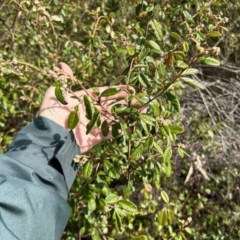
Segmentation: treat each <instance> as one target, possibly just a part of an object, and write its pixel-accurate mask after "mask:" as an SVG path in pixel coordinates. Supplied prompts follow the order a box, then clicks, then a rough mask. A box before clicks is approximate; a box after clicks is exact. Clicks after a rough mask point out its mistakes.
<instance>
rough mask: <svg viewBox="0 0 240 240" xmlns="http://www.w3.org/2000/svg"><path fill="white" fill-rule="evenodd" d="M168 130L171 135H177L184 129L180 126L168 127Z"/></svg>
mask: <svg viewBox="0 0 240 240" xmlns="http://www.w3.org/2000/svg"><path fill="white" fill-rule="evenodd" d="M168 128H169V130H170V132H171V133H172V134H179V133H182V132H184V128H183V127H181V126H177V125H170V126H168Z"/></svg>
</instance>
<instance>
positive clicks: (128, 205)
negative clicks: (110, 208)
mask: <svg viewBox="0 0 240 240" xmlns="http://www.w3.org/2000/svg"><path fill="white" fill-rule="evenodd" d="M117 205H118V206H119V207H120V208H122V209H124V210H125V211H127V212H129V213H136V212H137V207H136V205H135V204H134V203H132V202H131V201H129V200H125V199H122V200H119V201H118V203H117Z"/></svg>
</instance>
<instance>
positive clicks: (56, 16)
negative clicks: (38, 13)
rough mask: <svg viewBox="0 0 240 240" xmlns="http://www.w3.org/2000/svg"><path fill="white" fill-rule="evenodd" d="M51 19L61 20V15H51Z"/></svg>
mask: <svg viewBox="0 0 240 240" xmlns="http://www.w3.org/2000/svg"><path fill="white" fill-rule="evenodd" d="M51 19H52V21H55V22H63V17H62V16H61V15H53V16H51Z"/></svg>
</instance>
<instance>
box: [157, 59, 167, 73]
mask: <svg viewBox="0 0 240 240" xmlns="http://www.w3.org/2000/svg"><path fill="white" fill-rule="evenodd" d="M158 72H159V74H160V76H161V77H165V76H166V74H167V71H166V64H165V63H164V62H160V63H159V65H158Z"/></svg>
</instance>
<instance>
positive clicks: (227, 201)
mask: <svg viewBox="0 0 240 240" xmlns="http://www.w3.org/2000/svg"><path fill="white" fill-rule="evenodd" d="M0 10H1V14H0V24H1V28H0V49H1V51H0V110H1V111H0V129H1V131H0V151H1V152H4V151H5V150H6V149H7V146H8V144H9V143H10V142H11V140H12V138H13V137H14V134H15V133H16V132H17V131H19V129H21V128H22V127H23V126H24V125H25V124H27V123H28V122H29V121H31V120H32V119H33V118H35V116H36V114H37V111H38V109H39V106H40V103H41V99H42V96H43V93H44V91H45V90H46V89H47V87H48V86H49V82H50V81H49V80H50V79H51V80H52V82H55V83H56V82H57V83H58V84H61V83H60V82H59V81H58V79H56V78H55V79H53V73H52V72H51V71H50V70H51V69H53V66H57V64H58V62H60V61H64V62H66V63H68V64H69V65H70V66H71V67H72V69H73V70H74V73H75V76H76V78H77V79H78V81H79V83H78V84H75V85H74V86H72V87H73V89H79V88H81V86H84V87H96V86H104V85H114V84H128V85H132V86H134V88H135V89H136V94H135V95H134V94H133V95H132V96H131V97H132V98H135V99H137V100H138V101H139V104H140V105H141V106H143V105H144V106H145V104H146V106H147V107H148V108H147V113H146V114H145V115H144V116H141V115H138V114H137V113H136V112H137V111H136V107H129V108H128V109H126V108H124V109H123V108H121V107H122V106H119V107H116V112H115V113H114V114H115V116H116V118H118V119H120V123H118V124H115V129H116V131H115V139H114V140H112V141H111V144H109V142H107V143H104V144H102V145H101V146H98V147H96V148H95V149H93V151H91V152H90V153H89V154H88V155H86V156H83V157H82V158H81V159H80V171H79V176H78V178H77V179H76V181H75V183H74V186H73V188H72V191H71V193H70V197H69V203H70V206H71V209H72V216H71V219H70V220H69V224H68V226H67V228H66V231H65V234H64V236H63V239H109V240H110V239H239V237H240V231H239V227H238V226H239V223H240V216H239V199H240V196H239V195H240V189H239V178H240V172H239V171H240V169H239V160H240V153H239V151H240V137H239V132H240V129H239V128H240V107H239V106H240V104H239V101H238V100H239V97H240V96H239V95H240V91H239V90H240V82H239V81H240V74H239V73H240V68H239V66H238V65H239V62H240V57H239V56H240V45H239V38H240V31H239V30H240V17H239V11H240V3H238V1H236V0H235V1H234V0H231V1H224V0H211V1H210V0H205V1H198V0H192V1H179V0H171V1H156V0H155V1H151V0H148V1H147V0H146V1H139V0H129V1H126V0H122V1H115V0H104V1H92V0H89V1H80V0H79V1H70V0H65V1H58V0H53V1H45V0H42V1H41V0H40V1H27V0H26V1H23V0H14V1H11V0H6V1H2V2H1V3H0ZM219 63H221V65H219ZM55 71H57V69H55ZM110 94H112V93H110ZM154 96H155V97H156V99H155V100H152V97H154ZM88 100H89V102H92V100H91V99H90V98H89V99H88ZM86 101H87V100H86ZM90 105H91V104H90ZM89 111H90V112H92V114H90V115H91V116H89V120H90V122H92V126H94V125H96V124H99V125H100V122H99V121H97V117H94V116H96V115H97V114H95V115H94V111H95V110H94V108H93V107H92V106H91V107H89ZM95 113H96V112H95ZM94 119H95V120H94ZM98 122H99V123H98ZM102 126H103V125H102ZM183 128H184V132H182V131H183ZM102 129H103V130H104V129H107V127H105V128H103V127H102ZM118 129H121V130H122V131H123V132H124V135H123V136H120V137H119V136H117V132H118ZM129 129H133V130H134V133H133V134H129V132H128V131H129ZM129 135H131V137H129Z"/></svg>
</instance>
